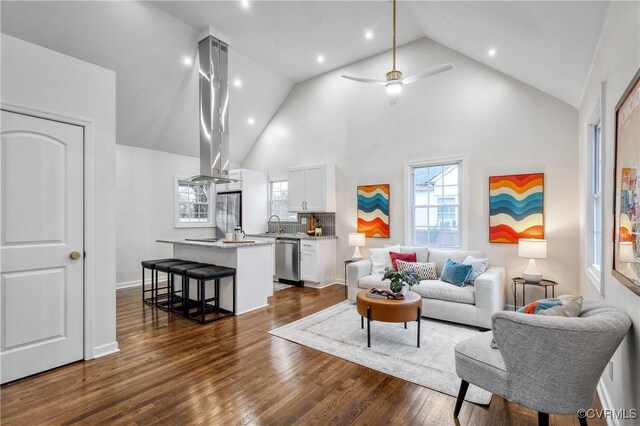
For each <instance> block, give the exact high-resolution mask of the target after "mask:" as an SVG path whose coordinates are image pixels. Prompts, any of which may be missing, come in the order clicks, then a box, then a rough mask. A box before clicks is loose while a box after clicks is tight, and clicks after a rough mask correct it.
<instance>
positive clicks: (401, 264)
mask: <svg viewBox="0 0 640 426" xmlns="http://www.w3.org/2000/svg"><path fill="white" fill-rule="evenodd" d="M396 264H397V265H398V272H406V271H415V272H416V273H417V274H418V276H419V277H420V279H421V280H437V279H438V275H437V274H436V264H435V263H423V262H405V261H404V260H400V259H398V260H396Z"/></svg>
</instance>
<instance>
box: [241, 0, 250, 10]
mask: <svg viewBox="0 0 640 426" xmlns="http://www.w3.org/2000/svg"><path fill="white" fill-rule="evenodd" d="M240 5H241V6H242V8H243V9H249V0H242V1H241V2H240Z"/></svg>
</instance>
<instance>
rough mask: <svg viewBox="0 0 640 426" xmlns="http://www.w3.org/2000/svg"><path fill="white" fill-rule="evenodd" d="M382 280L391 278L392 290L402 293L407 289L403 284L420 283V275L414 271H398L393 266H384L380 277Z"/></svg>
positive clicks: (412, 284)
mask: <svg viewBox="0 0 640 426" xmlns="http://www.w3.org/2000/svg"><path fill="white" fill-rule="evenodd" d="M384 280H391V285H390V288H391V291H392V292H394V293H402V294H405V293H406V291H407V290H408V289H407V288H405V284H406V285H407V286H409V287H411V286H414V285H418V284H420V277H419V276H418V273H417V272H416V271H404V272H398V271H396V270H395V269H393V268H385V270H384V277H382V281H384Z"/></svg>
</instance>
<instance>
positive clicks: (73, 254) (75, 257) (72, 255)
mask: <svg viewBox="0 0 640 426" xmlns="http://www.w3.org/2000/svg"><path fill="white" fill-rule="evenodd" d="M81 256H82V255H81V254H80V253H79V252H77V251H75V250H74V251H72V252H71V253H69V257H70V258H71V259H73V260H78V259H80V257H81Z"/></svg>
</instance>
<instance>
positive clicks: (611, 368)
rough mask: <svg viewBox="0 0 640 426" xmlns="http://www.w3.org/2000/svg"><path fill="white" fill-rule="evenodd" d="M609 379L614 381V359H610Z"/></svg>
mask: <svg viewBox="0 0 640 426" xmlns="http://www.w3.org/2000/svg"><path fill="white" fill-rule="evenodd" d="M609 380H611V381H612V382H613V360H611V361H609Z"/></svg>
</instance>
